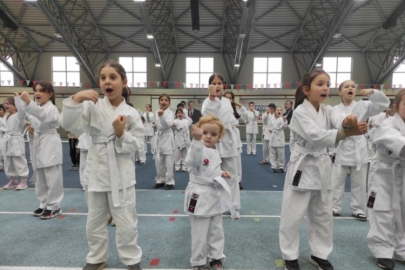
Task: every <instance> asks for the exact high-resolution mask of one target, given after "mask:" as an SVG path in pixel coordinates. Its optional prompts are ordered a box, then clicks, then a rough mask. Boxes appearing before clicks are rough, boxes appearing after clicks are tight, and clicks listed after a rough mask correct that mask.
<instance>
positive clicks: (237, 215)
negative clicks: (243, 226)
mask: <svg viewBox="0 0 405 270" xmlns="http://www.w3.org/2000/svg"><path fill="white" fill-rule="evenodd" d="M235 211H236V215H235V219H240V213H239V210H235Z"/></svg>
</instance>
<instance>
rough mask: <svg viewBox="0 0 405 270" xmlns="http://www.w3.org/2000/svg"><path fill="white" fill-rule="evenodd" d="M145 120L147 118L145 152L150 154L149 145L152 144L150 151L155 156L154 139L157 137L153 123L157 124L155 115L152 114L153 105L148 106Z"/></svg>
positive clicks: (144, 116) (145, 124)
mask: <svg viewBox="0 0 405 270" xmlns="http://www.w3.org/2000/svg"><path fill="white" fill-rule="evenodd" d="M142 116H143V118H145V123H144V126H145V152H146V153H147V152H148V144H147V142H149V143H150V149H151V153H152V155H153V154H155V152H154V151H155V145H154V143H155V140H154V139H153V137H154V136H155V130H154V129H153V123H155V115H154V114H153V112H152V105H150V104H146V112H144V113H143V115H142Z"/></svg>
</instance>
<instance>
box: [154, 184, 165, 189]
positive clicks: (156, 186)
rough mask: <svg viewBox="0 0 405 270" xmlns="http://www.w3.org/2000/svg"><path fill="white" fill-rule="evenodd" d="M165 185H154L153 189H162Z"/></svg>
mask: <svg viewBox="0 0 405 270" xmlns="http://www.w3.org/2000/svg"><path fill="white" fill-rule="evenodd" d="M164 186H165V184H164V183H160V184H155V186H154V187H153V188H161V187H164Z"/></svg>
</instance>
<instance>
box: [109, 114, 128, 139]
mask: <svg viewBox="0 0 405 270" xmlns="http://www.w3.org/2000/svg"><path fill="white" fill-rule="evenodd" d="M125 123H126V117H125V115H118V117H117V118H116V119H115V120H114V122H113V123H112V125H113V127H114V130H115V135H117V137H118V138H121V136H122V135H123V134H124V130H125Z"/></svg>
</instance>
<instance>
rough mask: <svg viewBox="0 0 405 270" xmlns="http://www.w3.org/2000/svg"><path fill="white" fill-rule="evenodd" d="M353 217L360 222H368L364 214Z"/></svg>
mask: <svg viewBox="0 0 405 270" xmlns="http://www.w3.org/2000/svg"><path fill="white" fill-rule="evenodd" d="M352 216H353V217H355V218H356V219H357V220H359V221H367V217H366V216H365V215H364V214H357V215H355V214H353V215H352Z"/></svg>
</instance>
